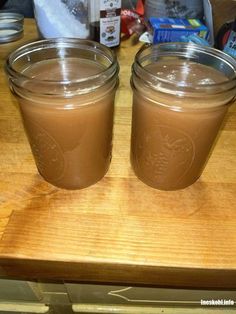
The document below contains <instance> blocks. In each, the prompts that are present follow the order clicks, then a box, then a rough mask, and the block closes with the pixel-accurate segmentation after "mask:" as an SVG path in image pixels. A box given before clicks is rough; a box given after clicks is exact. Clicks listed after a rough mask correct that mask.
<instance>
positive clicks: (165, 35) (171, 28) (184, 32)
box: [149, 17, 209, 44]
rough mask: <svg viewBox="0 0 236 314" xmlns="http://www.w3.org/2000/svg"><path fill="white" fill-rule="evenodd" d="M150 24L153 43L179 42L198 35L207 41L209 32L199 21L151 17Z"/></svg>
mask: <svg viewBox="0 0 236 314" xmlns="http://www.w3.org/2000/svg"><path fill="white" fill-rule="evenodd" d="M149 23H150V25H151V28H152V32H153V43H154V44H156V43H163V42H178V41H181V37H182V36H189V35H193V34H196V35H198V36H200V37H201V38H204V39H206V40H208V39H209V30H208V28H207V27H206V26H205V25H203V24H202V22H201V21H200V20H198V19H179V18H178V19H176V18H168V17H163V18H157V17H151V18H150V19H149Z"/></svg>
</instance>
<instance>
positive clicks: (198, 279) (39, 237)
mask: <svg viewBox="0 0 236 314" xmlns="http://www.w3.org/2000/svg"><path fill="white" fill-rule="evenodd" d="M34 38H37V33H36V29H35V25H34V22H33V21H30V20H26V23H25V36H24V38H23V39H21V40H20V41H18V42H15V43H11V44H6V45H1V47H0V65H1V67H2V66H3V64H4V62H5V58H6V56H7V54H8V53H9V52H10V51H11V50H13V49H14V48H15V47H16V46H19V45H22V44H23V43H24V42H27V41H29V40H32V39H34ZM139 46H140V45H133V44H132V42H131V41H124V42H122V45H121V48H120V49H119V50H117V53H118V58H119V62H120V66H121V71H120V86H119V90H118V92H117V97H116V112H115V126H114V148H113V159H112V163H111V167H110V170H109V172H108V174H107V175H106V176H105V178H104V179H103V180H101V181H100V182H99V183H97V184H96V185H94V186H92V187H89V188H86V189H84V190H80V191H65V190H60V189H57V188H55V187H53V186H51V185H50V184H48V183H46V182H45V181H44V180H43V179H42V178H41V177H40V176H39V175H38V173H37V170H36V167H35V165H34V161H33V158H32V155H31V152H30V148H29V145H28V143H27V139H26V136H25V134H24V130H23V127H22V123H21V119H20V115H19V110H18V107H17V103H16V100H15V99H14V98H13V97H12V96H11V94H10V91H9V89H8V86H7V81H6V79H5V78H4V73H3V70H2V72H1V74H0V151H1V154H0V235H1V240H0V267H1V273H4V274H6V275H8V276H9V277H27V278H47V279H49V278H51V279H52V278H53V279H65V280H66V279H70V280H79V281H93V282H113V283H127V284H149V285H150V284H152V285H167V286H188V287H190V286H191V287H219V288H220V287H221V288H229V287H230V288H235V287H236V164H235V160H236V144H235V143H236V108H235V105H233V106H232V107H231V108H230V111H229V113H228V116H227V118H226V120H225V123H224V125H223V127H222V130H221V131H220V134H219V138H218V140H217V142H216V144H215V147H214V150H213V152H212V155H211V158H210V160H209V162H208V164H207V167H206V168H205V171H204V173H203V175H202V177H201V179H200V180H199V181H198V182H197V183H195V184H194V185H192V186H191V187H189V188H187V189H185V190H181V191H175V192H162V191H158V190H155V189H152V188H150V187H147V186H146V185H144V184H143V183H142V182H140V181H139V180H138V179H137V178H136V177H135V175H134V173H133V171H132V169H131V166H130V163H129V145H130V144H129V142H130V121H131V102H132V93H131V89H130V86H129V78H130V67H131V64H132V61H133V57H134V55H135V53H136V52H137V50H138V48H139Z"/></svg>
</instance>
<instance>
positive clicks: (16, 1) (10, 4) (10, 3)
mask: <svg viewBox="0 0 236 314" xmlns="http://www.w3.org/2000/svg"><path fill="white" fill-rule="evenodd" d="M0 9H1V10H7V11H12V12H17V13H21V14H23V15H24V16H25V17H34V10H33V1H32V0H0Z"/></svg>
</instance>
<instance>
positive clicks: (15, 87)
mask: <svg viewBox="0 0 236 314" xmlns="http://www.w3.org/2000/svg"><path fill="white" fill-rule="evenodd" d="M118 71H119V66H118V63H117V60H116V57H115V56H114V54H113V52H112V51H111V50H110V49H109V48H106V47H105V46H103V45H100V44H98V43H96V42H93V41H89V40H79V39H66V38H64V39H49V40H42V41H38V42H34V43H30V44H27V45H25V46H23V47H21V48H19V49H17V50H16V51H14V52H13V53H12V54H11V55H10V56H9V58H8V60H7V62H6V72H7V74H8V77H9V84H10V88H11V90H12V91H13V92H14V94H15V95H16V96H17V98H18V101H19V105H20V111H21V115H22V119H23V122H24V126H25V130H26V133H27V136H28V140H29V143H30V146H31V149H32V152H33V155H34V158H35V162H36V165H37V168H38V171H39V173H40V174H41V175H42V177H43V178H44V179H45V180H46V181H48V182H50V183H51V184H53V185H55V186H57V187H61V188H65V189H80V188H84V187H87V186H90V185H92V184H94V183H96V182H97V181H99V180H100V179H101V178H102V177H103V176H104V175H105V173H106V172H107V170H108V168H109V164H110V160H111V148H112V129H113V111H114V98H115V92H116V88H117V84H118Z"/></svg>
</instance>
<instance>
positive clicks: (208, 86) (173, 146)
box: [131, 43, 236, 190]
mask: <svg viewBox="0 0 236 314" xmlns="http://www.w3.org/2000/svg"><path fill="white" fill-rule="evenodd" d="M131 85H132V88H133V114H132V136H131V164H132V167H133V169H134V172H135V174H136V175H137V177H138V178H139V179H141V180H142V181H143V182H144V183H146V184H148V185H150V186H152V187H154V188H158V189H161V190H176V189H181V188H185V187H187V186H189V185H191V184H192V183H194V182H195V181H196V180H197V179H198V178H199V177H200V175H201V173H202V171H203V169H204V166H205V165H206V161H207V159H208V157H209V153H210V150H211V148H212V145H213V143H214V140H215V138H216V135H217V133H218V131H219V128H220V126H221V123H222V121H223V119H224V116H225V114H226V112H227V110H228V107H229V105H230V104H231V103H232V100H233V98H234V97H235V94H236V62H235V60H234V59H232V58H230V57H229V56H227V55H225V54H224V53H221V52H219V51H217V50H214V49H212V48H205V47H199V46H195V45H191V44H173V43H171V44H162V45H158V46H152V47H146V48H143V49H141V50H140V51H139V52H138V54H137V55H136V58H135V62H134V64H133V72H132V78H131Z"/></svg>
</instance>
